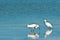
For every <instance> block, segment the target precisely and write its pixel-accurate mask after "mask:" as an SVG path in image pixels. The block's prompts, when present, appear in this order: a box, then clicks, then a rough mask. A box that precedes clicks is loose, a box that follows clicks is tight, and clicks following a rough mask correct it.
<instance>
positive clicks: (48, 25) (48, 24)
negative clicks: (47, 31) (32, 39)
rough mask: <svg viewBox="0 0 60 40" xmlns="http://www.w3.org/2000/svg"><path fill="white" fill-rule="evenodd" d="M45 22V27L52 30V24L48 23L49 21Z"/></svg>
mask: <svg viewBox="0 0 60 40" xmlns="http://www.w3.org/2000/svg"><path fill="white" fill-rule="evenodd" d="M44 22H45V25H46V26H47V27H48V28H52V24H51V23H49V22H47V20H44Z"/></svg>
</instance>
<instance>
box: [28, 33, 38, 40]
mask: <svg viewBox="0 0 60 40" xmlns="http://www.w3.org/2000/svg"><path fill="white" fill-rule="evenodd" d="M28 38H32V39H38V38H39V34H37V33H32V34H28Z"/></svg>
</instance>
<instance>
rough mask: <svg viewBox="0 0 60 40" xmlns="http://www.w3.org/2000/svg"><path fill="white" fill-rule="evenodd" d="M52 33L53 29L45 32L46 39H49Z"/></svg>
mask: <svg viewBox="0 0 60 40" xmlns="http://www.w3.org/2000/svg"><path fill="white" fill-rule="evenodd" d="M51 33H52V29H49V30H47V31H46V32H45V35H44V38H47V37H48V36H49V35H50V34H51Z"/></svg>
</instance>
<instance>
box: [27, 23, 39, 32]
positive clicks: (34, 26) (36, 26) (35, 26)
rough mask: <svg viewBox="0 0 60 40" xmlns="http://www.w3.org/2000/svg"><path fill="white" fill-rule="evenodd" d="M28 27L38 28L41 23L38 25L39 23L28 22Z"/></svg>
mask: <svg viewBox="0 0 60 40" xmlns="http://www.w3.org/2000/svg"><path fill="white" fill-rule="evenodd" d="M27 27H28V28H32V29H33V31H34V29H37V28H38V27H39V25H37V24H28V25H27Z"/></svg>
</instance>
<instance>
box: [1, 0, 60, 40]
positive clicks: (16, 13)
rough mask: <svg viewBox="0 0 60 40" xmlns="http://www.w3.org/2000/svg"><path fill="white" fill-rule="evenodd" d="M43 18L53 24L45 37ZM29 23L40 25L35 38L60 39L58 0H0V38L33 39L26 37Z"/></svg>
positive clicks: (11, 39)
mask: <svg viewBox="0 0 60 40" xmlns="http://www.w3.org/2000/svg"><path fill="white" fill-rule="evenodd" d="M44 19H47V20H48V21H49V22H50V23H52V24H53V28H52V29H51V30H52V31H53V32H52V33H51V34H50V35H49V36H48V37H47V38H46V39H44V33H45V31H47V30H48V28H47V27H46V26H45V24H44V22H43V20H44ZM31 23H36V24H39V25H40V30H39V29H35V33H39V38H38V39H36V40H60V0H0V40H33V39H31V38H28V37H27V35H28V34H29V33H31V29H29V28H27V27H26V25H27V24H31Z"/></svg>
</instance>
